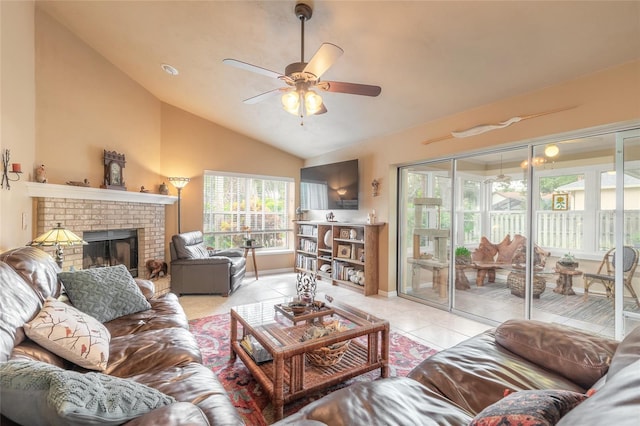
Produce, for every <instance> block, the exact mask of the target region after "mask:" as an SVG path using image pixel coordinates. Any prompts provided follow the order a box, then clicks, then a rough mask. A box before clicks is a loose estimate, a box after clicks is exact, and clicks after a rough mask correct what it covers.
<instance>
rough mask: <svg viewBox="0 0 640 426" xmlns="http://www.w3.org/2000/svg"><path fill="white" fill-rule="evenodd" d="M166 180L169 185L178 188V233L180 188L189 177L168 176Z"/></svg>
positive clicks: (185, 183) (186, 182)
mask: <svg viewBox="0 0 640 426" xmlns="http://www.w3.org/2000/svg"><path fill="white" fill-rule="evenodd" d="M167 180H168V181H169V182H170V183H171V185H173V186H175V187H176V188H178V234H180V198H181V197H180V196H181V194H182V188H184V187H185V186H187V184H188V183H189V181H190V180H191V179H190V178H186V177H168V178H167Z"/></svg>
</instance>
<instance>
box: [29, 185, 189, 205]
mask: <svg viewBox="0 0 640 426" xmlns="http://www.w3.org/2000/svg"><path fill="white" fill-rule="evenodd" d="M26 186H27V193H28V194H29V196H30V197H33V198H71V199H76V200H99V201H124V202H134V203H144V204H173V203H175V202H176V201H178V197H176V196H173V195H161V194H150V193H145V192H132V191H117V190H114V189H101V188H89V187H85V186H73V185H57V184H52V183H38V182H26Z"/></svg>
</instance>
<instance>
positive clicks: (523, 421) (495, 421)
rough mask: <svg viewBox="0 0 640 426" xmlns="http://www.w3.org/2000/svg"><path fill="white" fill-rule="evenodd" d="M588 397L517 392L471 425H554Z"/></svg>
mask: <svg viewBox="0 0 640 426" xmlns="http://www.w3.org/2000/svg"><path fill="white" fill-rule="evenodd" d="M586 398H587V396H586V395H584V394H581V393H577V392H571V391H565V390H531V391H519V392H514V393H512V394H509V395H508V396H506V397H505V398H503V399H501V400H500V401H498V402H496V403H494V404H492V405H490V406H488V407H487V408H485V409H484V410H482V411H481V412H480V413H478V415H477V416H476V417H475V418H474V419H473V420H472V421H471V423H470V424H469V426H498V425H500V426H510V425H513V426H516V425H517V426H547V425H549V426H551V425H555V424H556V423H558V421H559V420H560V419H561V418H562V416H564V415H565V414H567V413H568V412H569V411H571V410H572V409H573V408H574V407H576V406H577V405H578V404H580V403H581V402H582V401H584V400H585V399H586Z"/></svg>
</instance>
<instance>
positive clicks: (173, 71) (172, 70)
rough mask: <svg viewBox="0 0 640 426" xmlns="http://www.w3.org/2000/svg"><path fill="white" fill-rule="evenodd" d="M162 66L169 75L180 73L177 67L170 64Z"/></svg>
mask: <svg viewBox="0 0 640 426" xmlns="http://www.w3.org/2000/svg"><path fill="white" fill-rule="evenodd" d="M160 67H162V69H163V70H164V72H166V73H167V74H169V75H178V74H179V72H178V70H177V69H175V68H174V67H172V66H171V65H169V64H162V65H160Z"/></svg>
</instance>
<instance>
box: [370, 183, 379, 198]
mask: <svg viewBox="0 0 640 426" xmlns="http://www.w3.org/2000/svg"><path fill="white" fill-rule="evenodd" d="M379 189H380V182H378V180H377V179H374V180H372V181H371V192H372V193H373V196H374V197H377V196H378V190H379Z"/></svg>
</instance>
